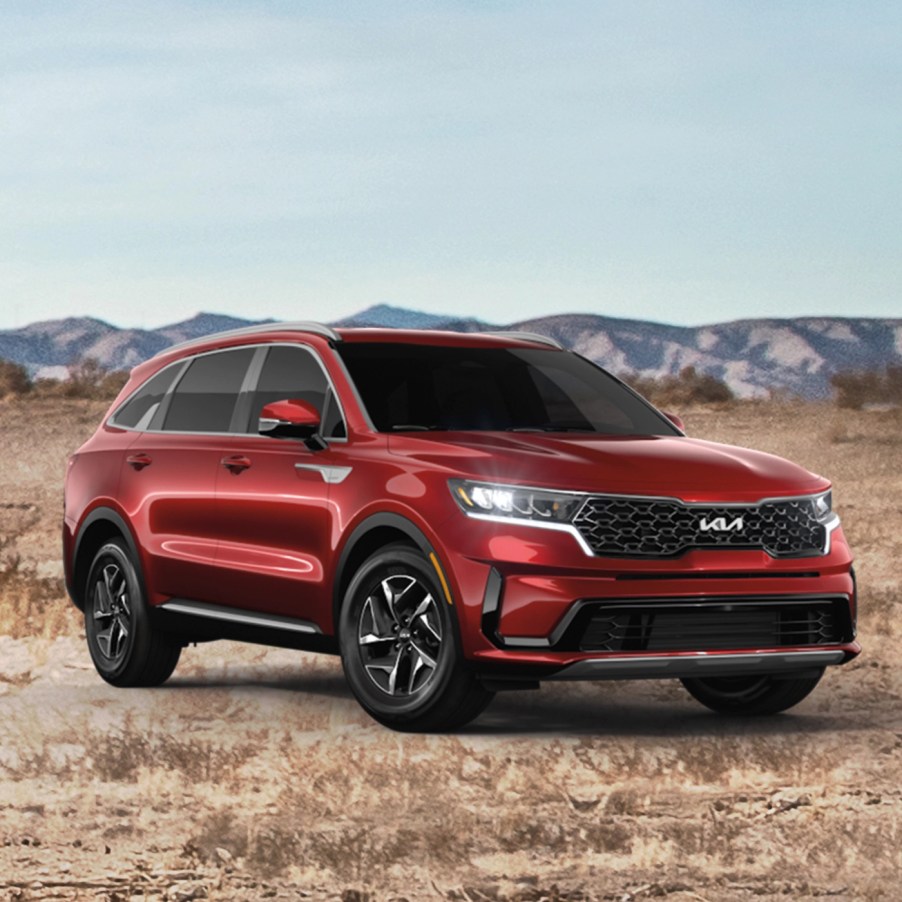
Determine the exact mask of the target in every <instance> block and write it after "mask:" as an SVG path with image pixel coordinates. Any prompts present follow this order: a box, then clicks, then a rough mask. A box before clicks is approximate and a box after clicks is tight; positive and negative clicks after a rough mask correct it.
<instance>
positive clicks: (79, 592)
mask: <svg viewBox="0 0 902 902" xmlns="http://www.w3.org/2000/svg"><path fill="white" fill-rule="evenodd" d="M114 538H119V539H122V540H123V541H124V542H125V544H126V545H127V546H128V550H129V551H130V552H131V555H132V561H133V563H134V566H135V570H136V571H137V573H138V578H139V579H140V580H141V582H142V583H143V581H144V580H143V574H142V573H141V556H140V554H139V553H138V545H137V542H135V537H134V535H133V533H132V530H131V527H130V526H129V525H128V523H127V522H126V520H125V518H124V517H123V516H122V515H121V514H120V513H118V512H117V511H115V510H113V508H111V507H96V508H94V510H92V511H91V512H90V513H89V514H88V515H87V517H85V519H84V520H83V521H82V524H81V526H80V527H79V530H78V535H77V536H76V539H75V553H74V554H73V555H72V591H71V593H70V594H71V596H72V600H73V601H74V602H75V605H76V606H77V607H78V608H79V610H82V611H83V610H84V606H85V600H84V598H83V590H84V584H85V580H86V579H87V576H88V570H89V568H90V566H91V562H92V561H93V560H94V556H95V555H96V554H97V550H98V549H99V548H100V547H101V545H103V544H104V542H108V541H109V540H110V539H114Z"/></svg>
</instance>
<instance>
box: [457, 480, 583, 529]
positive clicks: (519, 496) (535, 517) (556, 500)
mask: <svg viewBox="0 0 902 902" xmlns="http://www.w3.org/2000/svg"><path fill="white" fill-rule="evenodd" d="M448 486H449V488H450V489H451V494H452V495H453V496H454V500H455V501H456V502H457V503H458V505H460V509H461V510H462V511H463V512H464V513H465V514H468V515H469V516H493V517H509V518H510V519H511V520H528V521H532V522H534V523H569V522H570V520H572V519H573V517H574V516H575V515H576V512H577V511H578V510H579V508H580V506H581V505H582V503H583V501H584V500H585V497H586V496H585V495H579V494H576V493H574V492H554V491H550V490H548V489H530V488H523V487H522V486H517V485H496V484H494V483H491V482H470V481H469V480H464V479H449V480H448Z"/></svg>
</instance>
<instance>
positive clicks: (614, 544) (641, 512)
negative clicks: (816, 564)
mask: <svg viewBox="0 0 902 902" xmlns="http://www.w3.org/2000/svg"><path fill="white" fill-rule="evenodd" d="M573 525H574V526H575V527H576V528H577V529H578V530H579V533H580V535H581V536H582V537H583V538H584V539H585V541H586V543H587V544H588V545H589V547H590V548H591V549H592V551H593V552H594V553H595V554H598V555H608V556H610V555H624V556H631V557H674V556H676V555H678V554H681V553H682V552H684V551H686V550H688V549H690V548H761V549H763V550H764V551H766V552H767V553H768V554H769V555H771V556H772V557H793V556H801V555H812V554H821V553H823V550H824V546H825V544H826V539H827V531H826V528H825V527H824V525H823V524H822V523H820V522H818V520H817V517H816V515H815V510H814V503H813V501H812V500H811V499H809V498H803V499H799V500H781V501H767V502H764V503H763V504H755V505H747V506H740V507H737V506H730V507H716V506H711V507H708V506H706V505H686V504H682V503H681V502H679V501H676V500H670V499H658V498H638V497H637V498H629V497H615V496H603V495H597V496H592V497H591V498H588V499H586V502H585V504H583V506H582V508H581V509H580V511H579V513H578V514H577V515H576V517H575V518H574V519H573ZM705 525H707V526H708V527H709V528H708V529H704V528H703V526H705ZM712 526H713V528H711V527H712Z"/></svg>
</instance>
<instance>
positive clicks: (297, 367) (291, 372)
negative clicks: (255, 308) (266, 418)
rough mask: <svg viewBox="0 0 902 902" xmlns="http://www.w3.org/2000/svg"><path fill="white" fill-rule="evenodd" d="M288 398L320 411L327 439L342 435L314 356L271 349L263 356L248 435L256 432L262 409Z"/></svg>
mask: <svg viewBox="0 0 902 902" xmlns="http://www.w3.org/2000/svg"><path fill="white" fill-rule="evenodd" d="M288 398H297V399H298V400H301V401H306V402H307V403H308V404H312V405H313V406H314V407H315V408H316V409H317V410H318V411H319V415H320V418H321V419H322V420H323V427H322V431H323V435H325V436H326V437H330V438H334V437H340V436H343V435H344V424H343V423H342V421H341V412H340V410H339V409H338V405H337V404H336V403H335V399H334V398H333V397H331V390H330V388H329V384H328V381H327V379H326V375H325V373H324V372H323V369H322V367H321V366H320V365H319V363H318V361H317V360H316V358H315V357H314V356H313V354H312V353H311V352H310V351H307V350H305V349H304V348H299V347H291V346H289V345H274V346H273V347H271V348H270V349H269V351H268V352H267V354H266V361H265V362H264V364H263V370H262V371H261V373H260V378H259V379H258V380H257V387H256V388H255V390H254V392H253V395H252V398H251V409H250V413H251V416H250V422H249V423H248V426H247V429H248V431H249V432H256V431H257V421H258V420H259V418H260V412H261V411H262V410H263V408H264V406H265V405H267V404H271V403H272V402H273V401H284V400H286V399H288ZM327 399H328V400H327ZM324 411H325V416H323V414H324Z"/></svg>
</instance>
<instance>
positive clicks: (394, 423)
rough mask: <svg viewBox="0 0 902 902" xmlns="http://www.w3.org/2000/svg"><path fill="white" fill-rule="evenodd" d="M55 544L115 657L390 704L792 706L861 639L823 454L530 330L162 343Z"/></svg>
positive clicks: (73, 497) (75, 472) (113, 418)
mask: <svg viewBox="0 0 902 902" xmlns="http://www.w3.org/2000/svg"><path fill="white" fill-rule="evenodd" d="M63 549H64V558H65V567H66V581H67V586H68V589H69V593H70V594H71V596H72V599H73V600H74V602H75V604H76V605H78V607H79V608H80V609H81V610H83V611H84V614H85V627H86V633H87V641H88V647H89V649H90V653H91V657H92V658H93V660H94V664H95V665H96V667H97V670H98V672H99V673H100V675H101V676H102V677H103V678H104V679H105V680H107V681H108V682H110V683H112V684H114V685H116V686H153V685H158V684H160V683H163V682H164V681H165V680H166V679H167V678H168V677H169V676H170V674H171V673H172V672H173V669H174V668H175V666H176V663H177V661H178V658H179V654H180V652H181V649H182V648H183V647H184V646H185V645H186V644H188V643H189V642H198V641H206V640H211V639H224V638H228V639H241V640H245V641H249V642H259V643H264V644H270V645H280V646H287V647H291V648H299V649H304V650H311V651H322V652H328V653H333V654H340V655H341V660H342V664H343V666H344V671H345V674H346V676H347V679H348V682H349V684H350V686H351V690H352V691H353V693H354V695H355V696H356V697H357V699H358V701H359V702H360V704H361V705H362V706H363V707H364V708H365V709H366V710H367V711H368V712H369V713H370V714H371V715H372V716H373V717H374V718H376V719H377V720H379V721H380V722H381V723H383V724H386V725H388V726H391V727H394V728H397V729H405V730H437V729H448V728H451V727H454V726H459V725H462V724H464V723H466V722H467V721H469V720H471V719H472V718H474V717H476V716H477V715H478V714H479V713H480V712H481V711H482V710H483V709H484V708H485V706H486V705H487V704H488V702H489V701H490V700H491V698H492V696H493V694H494V693H495V692H496V691H498V690H502V689H514V688H523V687H536V686H538V683H539V682H540V681H542V680H583V679H593V680H594V679H624V678H639V677H655V678H661V677H676V678H679V679H681V680H682V681H683V683H684V685H685V686H686V688H687V689H688V690H689V692H690V693H691V694H692V695H693V696H695V698H697V699H698V700H699V701H700V702H702V703H703V704H705V705H707V706H708V707H710V708H712V709H714V710H716V711H722V712H727V713H743V714H767V713H775V712H777V711H781V710H784V709H786V708H788V707H790V706H792V705H794V704H796V703H797V702H799V701H800V700H801V699H802V698H804V697H805V696H806V695H807V694H808V693H809V692H810V691H811V690H812V689H813V688H814V686H815V684H816V683H817V682H818V680H819V679H820V677H821V675H822V674H823V672H824V668H825V666H827V665H830V664H842V663H844V662H846V661H848V660H850V659H851V658H853V657H854V656H855V655H856V654H858V652H859V651H860V647H859V645H858V644H857V642H856V641H855V616H856V594H855V580H854V574H853V571H852V557H851V554H850V551H849V547H848V545H847V544H846V540H845V538H844V537H843V533H842V530H841V529H840V528H839V519H838V517H837V515H836V514H835V513H834V512H833V510H832V506H831V493H830V483H829V482H828V481H827V480H826V479H823V478H822V477H820V476H816V475H814V474H812V473H809V472H807V471H806V470H804V469H802V468H801V467H799V466H796V465H795V464H792V463H789V462H787V461H785V460H782V459H780V458H778V457H774V456H772V455H769V454H763V453H760V452H757V451H749V450H745V449H742V448H736V447H731V446H727V445H719V444H714V443H712V442H706V441H701V440H699V439H694V438H687V437H686V436H685V435H684V433H683V431H682V429H681V428H680V423H679V420H678V418H677V417H675V416H672V415H665V414H662V413H659V412H658V411H657V410H656V409H655V408H654V407H652V406H651V405H650V404H648V403H647V402H646V401H645V400H643V399H642V398H641V397H640V396H638V395H637V394H636V393H635V392H633V391H632V390H630V389H629V388H628V387H627V386H625V385H624V384H623V383H622V382H620V381H619V380H617V379H616V378H614V377H613V376H611V375H610V374H608V373H607V372H605V371H604V370H602V369H600V368H598V367H597V366H595V365H594V364H592V363H590V362H589V361H588V360H585V359H584V358H582V357H580V356H578V355H576V354H574V353H571V352H569V351H566V350H564V349H563V348H561V347H560V346H559V345H557V344H556V343H555V342H554V341H552V340H550V339H547V338H544V337H541V336H538V335H530V334H525V333H491V334H454V333H443V332H426V331H395V330H382V329H336V330H333V329H330V328H328V327H326V326H322V325H319V324H316V323H282V324H272V325H267V326H262V327H252V328H247V329H239V330H236V331H232V332H224V333H220V334H218V335H213V336H209V337H206V338H203V339H199V340H195V341H191V342H186V343H184V344H181V345H177V346H175V347H172V348H170V349H168V350H166V351H164V352H163V353H161V354H159V355H158V356H156V357H154V358H153V359H152V360H150V361H148V362H146V363H143V364H141V365H140V366H138V367H137V368H136V369H135V370H134V372H133V373H132V376H131V379H130V380H129V382H128V384H127V385H126V387H125V388H124V389H123V391H122V394H121V395H120V397H119V398H117V400H116V402H115V403H114V404H113V406H112V408H111V412H110V413H109V414H108V416H107V417H106V418H105V420H104V422H103V424H102V425H101V426H100V428H99V429H98V430H97V432H96V433H95V434H94V435H93V436H92V437H91V438H90V439H89V440H88V441H87V442H86V443H85V444H84V445H83V446H82V447H81V448H80V449H79V450H78V451H77V452H76V453H75V454H73V455H72V457H71V458H70V460H69V468H68V473H67V478H66V498H65V523H64V529H63Z"/></svg>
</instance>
